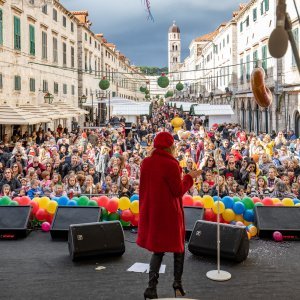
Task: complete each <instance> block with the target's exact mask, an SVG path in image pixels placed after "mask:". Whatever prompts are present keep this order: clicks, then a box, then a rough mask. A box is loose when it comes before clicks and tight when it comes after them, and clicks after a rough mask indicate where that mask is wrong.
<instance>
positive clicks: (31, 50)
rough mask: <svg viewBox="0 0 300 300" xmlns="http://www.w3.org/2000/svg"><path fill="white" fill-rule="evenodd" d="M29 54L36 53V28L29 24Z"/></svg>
mask: <svg viewBox="0 0 300 300" xmlns="http://www.w3.org/2000/svg"><path fill="white" fill-rule="evenodd" d="M29 44H30V45H29V54H30V55H35V28H34V26H33V25H29Z"/></svg>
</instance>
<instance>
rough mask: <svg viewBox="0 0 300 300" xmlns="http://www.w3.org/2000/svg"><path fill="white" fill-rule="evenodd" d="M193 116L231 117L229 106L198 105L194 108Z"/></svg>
mask: <svg viewBox="0 0 300 300" xmlns="http://www.w3.org/2000/svg"><path fill="white" fill-rule="evenodd" d="M194 112H195V115H205V116H224V115H233V114H234V112H233V110H232V107H231V105H210V104H198V105H195V106H194Z"/></svg>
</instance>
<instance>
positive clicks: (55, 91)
mask: <svg viewBox="0 0 300 300" xmlns="http://www.w3.org/2000/svg"><path fill="white" fill-rule="evenodd" d="M53 92H54V94H56V95H57V94H58V83H57V82H54V88H53Z"/></svg>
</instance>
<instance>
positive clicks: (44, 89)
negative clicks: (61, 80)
mask: <svg viewBox="0 0 300 300" xmlns="http://www.w3.org/2000/svg"><path fill="white" fill-rule="evenodd" d="M43 92H44V93H47V92H49V90H48V81H47V80H43Z"/></svg>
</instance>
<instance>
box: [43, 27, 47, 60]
mask: <svg viewBox="0 0 300 300" xmlns="http://www.w3.org/2000/svg"><path fill="white" fill-rule="evenodd" d="M42 59H47V33H46V32H45V31H42Z"/></svg>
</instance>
